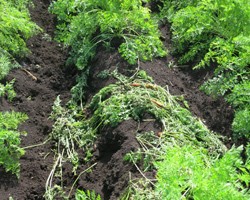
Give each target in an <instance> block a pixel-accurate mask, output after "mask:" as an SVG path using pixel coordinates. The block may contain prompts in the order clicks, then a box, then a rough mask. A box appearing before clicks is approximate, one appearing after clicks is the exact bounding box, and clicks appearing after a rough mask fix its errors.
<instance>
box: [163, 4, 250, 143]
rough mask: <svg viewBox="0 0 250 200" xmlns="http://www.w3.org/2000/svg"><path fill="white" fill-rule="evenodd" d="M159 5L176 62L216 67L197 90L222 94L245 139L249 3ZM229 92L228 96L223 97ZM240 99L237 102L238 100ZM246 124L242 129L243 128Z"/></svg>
mask: <svg viewBox="0 0 250 200" xmlns="http://www.w3.org/2000/svg"><path fill="white" fill-rule="evenodd" d="M162 2H163V4H164V5H163V8H162V10H161V16H162V17H165V18H167V19H168V21H169V22H171V25H172V32H173V43H174V48H175V52H176V53H178V54H179V55H181V57H180V59H179V62H180V63H188V62H190V61H195V62H196V63H198V64H197V65H196V66H195V67H194V69H200V68H203V67H211V66H213V65H214V64H215V65H216V66H217V67H216V69H215V71H214V78H212V79H209V80H208V81H207V82H205V83H204V84H203V85H202V87H201V89H202V90H204V91H205V92H206V93H208V94H211V95H213V96H215V97H216V96H219V95H225V96H226V98H228V101H229V102H230V103H232V105H234V106H235V108H236V111H237V113H236V117H235V119H234V124H233V129H234V131H235V133H237V134H240V135H241V136H242V135H244V136H245V137H247V138H249V134H250V127H249V125H247V124H249V118H250V100H249V98H248V97H249V92H248V91H249V87H248V86H249V78H250V72H249V65H250V56H249V55H250V39H249V38H250V21H249V19H250V2H249V1H246V0H237V1H234V0H210V1H207V0H202V1H190V0H184V1H181V2H180V1H176V0H170V1H165V0H162ZM229 93H232V94H231V95H230V97H228V96H227V95H228V94H229ZM240 96H244V100H243V101H242V102H241V103H240V104H241V106H238V105H239V101H241V99H242V98H241V97H240ZM245 125H246V126H245Z"/></svg>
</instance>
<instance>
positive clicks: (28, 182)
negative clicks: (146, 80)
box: [0, 0, 233, 200]
mask: <svg viewBox="0 0 250 200" xmlns="http://www.w3.org/2000/svg"><path fill="white" fill-rule="evenodd" d="M34 5H35V7H34V8H32V9H31V15H32V19H33V20H34V21H35V22H36V23H37V24H38V25H39V26H41V27H42V28H43V29H44V31H45V33H47V34H48V35H50V36H52V37H53V34H54V30H55V18H54V17H53V16H52V15H51V14H49V13H48V11H47V8H48V5H49V0H34ZM162 32H163V36H164V37H165V38H166V41H165V43H166V46H168V47H169V46H170V35H169V29H168V27H167V26H166V27H164V28H162ZM28 47H29V48H30V50H31V54H30V55H29V56H28V57H27V58H25V59H24V60H22V62H21V64H22V65H23V67H24V68H25V69H26V70H28V71H30V72H31V73H32V74H33V75H34V76H36V77H37V79H38V80H37V81H34V80H33V79H32V78H31V77H30V76H29V75H28V74H27V73H26V72H24V71H23V70H21V69H17V70H14V71H12V72H11V73H10V75H9V76H8V77H7V80H11V79H13V78H15V79H16V82H15V90H16V92H17V97H16V98H15V99H14V101H13V102H12V103H9V102H8V101H7V100H6V99H2V100H1V104H0V110H1V111H8V110H15V111H20V112H24V113H27V114H28V116H29V120H27V122H26V123H24V124H22V125H21V127H20V130H24V131H26V132H27V133H28V135H27V136H26V137H23V138H22V146H24V147H25V146H29V145H33V144H39V143H42V142H43V141H44V140H45V139H46V137H47V136H48V134H49V133H50V131H51V129H52V125H53V122H52V121H50V120H49V119H48V117H49V114H50V112H51V109H52V108H51V107H52V105H53V102H54V100H55V99H56V97H57V95H60V97H61V99H62V100H63V102H67V100H69V99H70V88H71V87H72V86H73V85H74V80H75V76H74V70H73V69H72V68H71V69H67V68H65V66H64V65H65V64H64V63H65V60H66V58H67V52H66V51H64V50H62V48H61V45H60V44H58V43H56V42H53V41H50V40H48V39H46V37H44V34H39V35H38V36H35V37H33V38H32V39H30V40H29V42H28ZM173 60H174V59H173V58H172V57H171V56H168V57H167V58H163V59H155V60H153V61H152V62H145V63H144V62H141V63H140V65H139V68H140V69H143V70H145V71H147V73H148V74H149V75H150V76H152V77H153V78H154V80H155V82H156V83H157V84H159V85H161V86H166V88H168V89H169V91H170V92H171V94H173V95H184V97H185V99H186V100H187V101H188V103H189V106H190V111H191V112H192V113H193V114H194V116H197V117H198V118H200V119H201V120H202V121H203V122H204V123H205V124H206V125H207V126H208V127H209V128H210V129H211V130H213V131H216V132H218V134H221V135H224V136H227V137H228V138H230V137H231V122H232V118H233V110H232V109H231V108H230V107H229V106H228V105H227V104H226V103H225V101H224V100H223V99H217V100H215V99H212V98H211V97H208V96H207V95H205V94H204V93H203V92H201V91H200V90H199V86H200V85H201V83H202V82H203V81H204V79H206V77H207V75H208V72H207V71H192V70H190V66H185V68H169V67H168V66H169V63H170V62H171V61H173ZM116 68H117V69H118V70H119V71H120V72H121V73H123V74H126V75H130V74H132V73H133V70H134V69H133V67H128V65H127V64H126V62H124V61H123V60H122V59H121V57H120V55H119V54H118V53H117V52H116V51H115V52H113V51H112V52H107V51H104V49H102V48H100V49H99V50H98V52H97V54H96V57H95V59H94V60H93V61H92V63H91V71H90V78H89V88H88V90H87V93H88V95H87V101H89V100H90V99H91V97H92V96H93V95H94V94H95V93H96V92H98V91H99V90H100V89H101V88H103V87H104V86H106V85H108V84H110V83H112V82H114V81H115V80H114V79H113V78H108V79H100V78H98V77H97V75H98V74H99V73H100V72H101V71H103V70H110V71H112V70H114V69H116ZM145 118H146V117H145ZM145 131H154V132H155V133H157V132H159V131H161V127H160V126H159V125H158V124H157V123H156V122H152V121H150V122H148V121H142V122H141V123H137V122H135V121H133V120H129V121H125V122H122V123H121V124H120V125H119V126H117V127H116V128H110V127H106V128H105V129H103V130H101V131H100V133H99V138H98V139H97V141H96V144H95V152H94V156H93V159H92V160H91V162H90V164H88V165H84V164H81V165H80V168H79V173H80V172H81V171H83V170H85V169H87V168H88V167H89V166H90V165H91V164H95V165H94V167H93V168H92V169H91V172H88V173H83V174H82V175H81V177H80V178H79V180H78V181H77V183H76V185H75V186H76V187H77V188H80V189H85V190H86V189H89V190H95V191H96V192H97V193H99V194H101V196H102V198H103V199H104V200H109V199H112V200H115V199H117V197H118V196H120V195H121V193H122V192H123V190H124V189H125V188H126V186H127V185H128V181H129V173H131V174H132V177H133V178H135V177H140V176H141V175H140V173H139V172H138V170H137V169H136V167H135V166H133V165H132V164H129V163H128V162H125V161H124V160H123V157H124V155H125V154H126V153H128V152H130V151H134V150H136V149H137V148H138V147H139V144H138V143H137V141H136V139H135V134H136V133H137V132H145ZM226 144H227V145H228V146H230V145H231V142H230V141H227V142H226ZM51 148H53V147H52V144H51V143H47V144H46V145H42V146H39V147H35V148H30V149H27V151H26V154H25V156H23V157H22V159H21V174H20V179H19V180H18V179H17V178H16V177H15V176H13V175H11V174H9V173H4V172H3V170H0V200H6V199H8V197H9V196H12V197H13V198H14V199H20V200H23V199H27V200H32V199H44V198H43V194H44V192H45V182H46V179H47V177H48V174H49V172H50V170H51V168H52V165H53V153H52V152H51V150H50V149H51ZM48 153H50V154H48ZM70 169H71V167H70V165H68V164H66V165H65V167H64V172H65V173H64V174H65V177H64V183H65V188H66V190H69V189H70V187H71V186H72V184H73V182H74V180H75V179H76V177H74V175H73V174H72V173H71V170H70ZM146 175H147V176H148V177H152V176H153V174H150V173H149V174H146Z"/></svg>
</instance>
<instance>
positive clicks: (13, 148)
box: [0, 112, 27, 177]
mask: <svg viewBox="0 0 250 200" xmlns="http://www.w3.org/2000/svg"><path fill="white" fill-rule="evenodd" d="M26 119H27V116H26V115H25V114H23V113H17V112H5V113H2V112H0V155H1V156H0V165H1V166H3V167H4V169H5V170H6V171H7V172H9V171H10V172H11V173H13V174H16V175H17V176H18V177H19V172H20V164H19V159H20V157H21V156H22V155H23V154H24V150H23V149H22V148H21V147H20V143H21V140H20V135H21V134H24V133H21V132H19V131H17V128H18V125H19V124H20V123H21V122H24V121H25V120H26Z"/></svg>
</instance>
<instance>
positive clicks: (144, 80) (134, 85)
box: [45, 71, 226, 199]
mask: <svg viewBox="0 0 250 200" xmlns="http://www.w3.org/2000/svg"><path fill="white" fill-rule="evenodd" d="M109 76H113V77H114V78H116V79H117V82H116V83H115V84H111V85H108V86H106V87H104V88H103V89H101V90H100V91H99V92H98V93H97V94H96V95H95V96H94V97H93V98H92V100H91V102H90V103H89V104H88V105H86V106H85V107H84V108H83V110H82V109H80V110H79V109H76V107H75V106H72V105H71V106H70V107H69V108H63V107H62V106H61V105H60V99H59V98H58V99H57V100H56V101H55V104H54V106H53V112H52V114H51V118H53V119H54V120H55V124H54V128H53V131H52V133H51V135H50V138H51V139H52V140H53V141H55V143H56V146H57V148H56V150H55V152H56V155H57V157H56V159H55V165H54V167H53V169H52V171H51V174H50V176H49V178H48V181H47V184H46V194H45V197H46V199H53V198H55V197H58V195H59V196H60V197H67V198H69V197H70V193H69V194H68V195H66V194H65V192H64V191H63V187H62V186H61V185H57V184H56V185H53V179H54V176H55V175H56V174H57V176H58V174H60V175H59V176H58V177H60V178H61V181H62V183H61V184H62V185H63V171H62V163H64V162H66V161H69V162H71V163H72V164H73V172H74V173H76V172H77V170H76V169H77V168H78V165H79V160H80V159H79V156H78V154H77V149H78V148H81V149H82V150H83V152H84V153H85V159H81V160H85V161H89V159H90V158H91V156H92V154H91V153H92V151H93V149H92V148H93V146H94V142H95V140H96V138H97V137H98V136H99V134H100V133H101V130H102V129H103V128H104V127H105V126H111V127H116V126H117V125H118V124H119V123H121V122H122V121H125V120H128V119H134V120H136V121H138V122H139V121H141V120H142V119H143V116H144V114H145V113H148V114H151V115H152V116H153V117H154V118H155V119H156V120H157V121H159V123H161V124H162V129H163V130H162V133H161V134H160V135H159V136H156V135H155V133H151V134H146V133H142V134H138V142H139V143H140V144H142V146H143V147H148V148H147V151H146V150H145V149H142V150H139V151H138V152H134V153H133V152H131V154H128V155H126V157H125V159H126V160H129V161H132V162H134V163H137V161H140V160H143V163H144V167H145V170H152V169H153V168H155V167H154V165H153V163H154V162H155V161H156V160H159V158H160V156H162V155H164V153H165V152H166V151H165V149H164V148H165V147H166V146H168V145H173V144H179V145H181V146H185V145H192V146H193V147H194V148H197V149H198V148H204V150H205V149H206V151H207V154H208V155H209V157H211V158H218V157H219V156H221V155H223V154H224V153H225V152H226V147H225V146H224V145H223V144H222V142H221V141H220V140H219V137H218V136H217V135H216V134H215V133H213V132H211V131H209V130H208V129H207V128H206V126H205V125H204V124H203V123H202V122H201V121H200V120H198V119H196V118H194V117H193V116H192V114H191V113H190V112H189V111H188V110H187V109H186V108H183V107H182V106H180V104H179V101H181V102H182V103H184V104H185V105H186V106H187V104H186V102H185V101H183V98H182V97H174V96H171V95H170V94H169V92H168V91H167V90H165V89H164V88H162V87H160V86H158V85H156V84H154V82H153V80H152V78H151V77H148V76H147V75H146V73H145V71H139V72H138V73H137V74H136V76H134V77H133V78H128V77H125V76H123V75H121V74H119V73H117V72H116V71H114V72H112V73H110V74H109ZM83 111H87V113H89V112H90V113H92V115H91V116H90V117H89V118H86V114H85V112H83ZM139 138H140V139H139ZM147 138H151V139H150V140H151V141H154V142H153V143H152V144H150V142H147V144H143V143H144V142H145V141H146V140H147ZM152 139H153V140H152ZM163 144H164V145H163ZM149 147H150V148H149ZM163 147H164V148H163ZM72 187H73V186H72Z"/></svg>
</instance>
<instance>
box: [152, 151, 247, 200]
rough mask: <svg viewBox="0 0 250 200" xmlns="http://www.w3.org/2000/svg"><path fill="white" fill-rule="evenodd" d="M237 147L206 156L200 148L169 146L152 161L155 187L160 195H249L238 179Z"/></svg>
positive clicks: (178, 196)
mask: <svg viewBox="0 0 250 200" xmlns="http://www.w3.org/2000/svg"><path fill="white" fill-rule="evenodd" d="M241 150H242V149H241V148H238V149H236V148H232V149H231V150H229V151H227V152H226V154H225V155H224V156H223V157H222V158H220V159H219V158H217V159H210V158H209V157H208V156H207V151H206V150H204V149H202V148H194V147H191V146H183V147H179V146H173V147H169V148H167V149H166V151H165V152H166V154H165V156H163V161H160V162H156V166H157V168H158V172H157V180H158V182H157V184H156V190H157V191H158V192H160V193H161V195H162V198H163V199H184V198H185V199H190V198H191V199H208V200H209V199H249V198H250V194H249V192H247V190H246V189H243V186H242V185H241V184H240V182H239V173H238V168H240V167H241V166H243V162H242V160H241V158H240V153H241ZM246 173H248V172H246ZM248 181H250V179H248Z"/></svg>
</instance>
